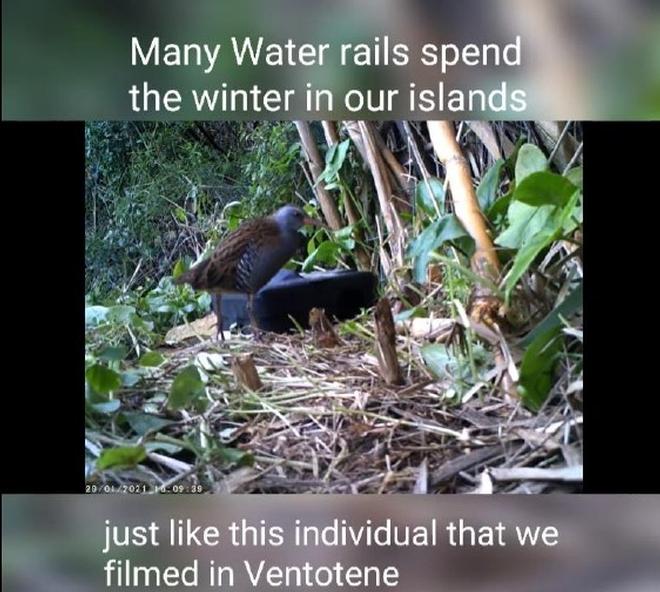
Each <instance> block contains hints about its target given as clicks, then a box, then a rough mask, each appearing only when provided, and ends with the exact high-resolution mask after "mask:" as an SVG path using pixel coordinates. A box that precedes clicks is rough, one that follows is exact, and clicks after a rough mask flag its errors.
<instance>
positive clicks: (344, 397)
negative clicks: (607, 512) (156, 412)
mask: <svg viewBox="0 0 660 592" xmlns="http://www.w3.org/2000/svg"><path fill="white" fill-rule="evenodd" d="M350 326H351V328H352V330H351V331H350V332H346V331H343V334H342V341H343V345H341V346H340V347H336V348H333V349H318V348H317V347H315V346H314V345H313V343H312V337H311V334H310V333H309V332H307V333H305V334H296V335H287V336H285V335H272V334H271V335H266V336H264V337H263V339H262V341H260V342H257V341H254V340H252V338H251V337H249V336H233V337H232V338H231V339H230V340H228V341H226V342H224V343H215V342H213V341H210V340H206V339H205V340H202V341H200V342H199V343H196V344H195V345H192V346H190V345H189V346H183V347H179V348H172V349H169V350H165V352H164V353H166V355H167V357H168V363H167V364H166V365H165V366H164V367H163V368H162V369H161V371H159V372H158V373H157V374H155V375H154V376H153V377H152V378H150V379H148V380H147V381H143V382H142V383H140V387H139V389H136V390H133V391H130V390H129V391H125V392H124V393H123V394H122V399H123V406H124V407H126V406H129V407H131V406H132V407H134V408H137V409H143V406H144V402H145V401H146V400H147V399H148V398H149V396H151V395H152V394H153V393H158V392H161V393H162V392H167V391H168V390H169V386H170V384H171V381H172V379H173V377H174V376H175V375H176V374H177V372H178V371H179V370H180V369H181V368H183V367H185V366H187V365H189V364H190V363H191V362H193V361H194V363H195V364H196V365H197V366H198V367H199V368H200V369H203V370H204V374H205V375H206V376H207V377H208V383H207V389H206V396H207V397H208V400H209V405H208V408H207V409H206V410H205V411H204V412H203V413H199V414H192V413H189V412H182V413H181V414H179V413H177V414H171V413H170V418H171V419H173V420H175V421H174V423H173V424H172V425H170V426H169V427H168V428H166V429H164V430H162V432H164V433H166V434H167V436H166V437H174V438H177V439H181V438H184V437H185V436H187V435H190V434H195V435H196V437H197V441H198V442H199V443H200V444H199V446H201V448H202V449H203V448H205V447H208V449H209V450H210V449H212V448H213V447H217V443H218V442H222V445H223V446H226V447H229V448H234V449H239V450H241V451H245V452H246V453H249V457H248V456H246V457H244V458H243V460H246V458H250V459H251V460H252V464H251V466H239V464H240V463H232V462H230V461H229V462H228V460H227V458H226V456H223V455H220V456H218V455H217V454H216V455H206V457H207V458H208V459H211V460H201V459H202V458H204V456H205V455H203V454H199V453H198V454H197V455H196V456H195V455H192V454H188V455H186V454H183V455H181V454H179V455H176V458H175V457H172V456H167V455H165V454H164V453H163V452H160V451H159V452H157V453H151V454H150V458H149V461H148V462H147V463H145V464H143V465H140V466H138V467H137V468H135V469H132V470H130V471H124V472H121V473H120V474H119V473H117V472H112V471H107V472H105V473H103V476H102V478H103V479H105V480H107V481H106V483H107V482H109V483H112V484H113V485H119V484H136V483H137V484H141V485H142V486H144V487H145V488H146V489H147V490H151V489H153V488H154V487H155V486H161V487H162V486H163V485H165V486H166V487H171V486H172V485H174V484H178V485H180V486H184V487H189V486H192V485H201V486H202V488H203V490H205V491H216V492H236V493H413V492H414V493H427V492H428V493H432V492H448V493H450V492H456V493H459V492H483V493H489V492H521V493H527V492H533V493H537V492H542V491H557V490H563V491H574V490H576V489H578V488H579V485H580V482H581V456H582V455H581V448H582V444H581V425H582V413H581V411H579V410H578V409H576V408H575V403H576V399H575V396H576V394H577V395H580V396H581V382H580V381H579V380H577V378H576V374H577V373H576V371H575V370H574V368H572V367H571V366H570V365H569V364H568V362H566V360H568V359H570V358H569V357H565V358H564V362H562V364H563V367H562V369H561V375H560V376H559V378H558V380H557V382H556V384H555V386H554V388H553V395H552V396H551V397H550V399H549V401H550V402H549V403H547V404H546V405H545V407H544V408H543V409H542V410H541V412H540V413H538V414H531V413H530V412H528V411H527V410H525V409H524V408H523V407H522V405H520V403H519V402H518V401H516V400H510V399H508V397H506V396H505V395H503V393H502V392H501V391H500V388H499V387H498V385H497V383H498V378H499V374H500V373H501V371H498V368H493V369H492V370H491V371H490V372H489V373H488V374H487V378H488V377H489V378H490V379H489V380H486V381H484V382H482V383H480V384H479V385H478V386H475V387H474V388H472V389H471V390H470V391H468V392H467V393H465V394H464V396H463V401H462V402H460V401H459V402H456V401H455V398H454V399H448V398H447V395H448V392H451V391H450V389H451V388H452V386H453V385H452V381H451V380H450V379H449V378H447V379H445V380H437V379H435V378H434V377H433V376H432V375H431V374H430V373H429V372H428V370H427V369H426V368H425V366H424V363H423V361H422V359H421V356H420V352H419V350H420V346H421V345H422V344H423V341H422V340H420V339H419V338H412V337H410V336H407V335H400V336H399V337H398V338H397V339H398V341H397V348H398V351H399V357H400V362H401V364H402V367H403V370H404V376H405V380H406V383H405V385H403V386H401V387H391V386H387V385H386V384H385V383H384V381H383V380H382V379H381V377H380V375H379V371H378V364H377V361H376V358H375V357H374V347H373V325H372V323H371V321H370V319H369V317H367V316H365V317H363V319H361V320H360V321H359V322H358V323H352V324H351V325H350ZM247 352H250V353H252V354H253V358H254V361H255V364H256V367H257V370H258V373H259V376H260V378H261V380H262V382H263V384H264V388H263V389H262V390H261V391H260V392H258V393H254V392H249V391H247V390H244V389H242V388H240V387H239V386H238V385H237V384H236V383H235V380H234V378H233V376H232V372H231V359H232V357H233V356H235V355H238V354H241V353H247ZM163 409H164V406H163V408H162V409H161V411H162V413H165V414H166V412H164V411H163ZM152 436H153V435H152ZM159 436H160V437H161V438H163V436H162V435H161V434H159ZM88 437H89V438H91V439H94V436H93V435H92V436H89V434H88ZM148 438H149V436H147V437H145V439H148ZM104 440H105V442H103V441H104ZM108 440H112V438H111V437H110V438H109V437H108V435H107V434H106V435H105V436H104V437H102V438H101V439H100V440H98V441H99V442H101V443H106V444H108V443H110V442H109V441H108ZM113 443H114V444H115V445H119V444H121V442H120V441H115V442H113ZM519 468H534V469H537V470H536V471H532V472H530V471H522V472H521V471H516V470H513V471H511V470H509V469H519Z"/></svg>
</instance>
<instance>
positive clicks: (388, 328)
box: [374, 298, 403, 384]
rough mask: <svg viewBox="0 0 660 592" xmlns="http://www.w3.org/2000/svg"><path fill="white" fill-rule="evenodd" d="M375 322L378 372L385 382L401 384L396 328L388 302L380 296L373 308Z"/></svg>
mask: <svg viewBox="0 0 660 592" xmlns="http://www.w3.org/2000/svg"><path fill="white" fill-rule="evenodd" d="M374 321H375V324H376V352H377V354H378V355H377V357H378V365H379V366H380V373H381V375H382V376H383V378H384V379H385V382H386V383H387V384H401V383H402V382H403V377H402V375H401V368H400V366H399V359H398V357H397V354H396V330H395V327H394V319H393V318H392V311H391V309H390V303H389V301H388V299H387V298H381V299H380V300H379V301H378V304H376V309H375V310H374Z"/></svg>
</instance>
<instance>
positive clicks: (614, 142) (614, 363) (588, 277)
mask: <svg viewBox="0 0 660 592" xmlns="http://www.w3.org/2000/svg"><path fill="white" fill-rule="evenodd" d="M583 129H584V195H585V198H584V262H585V267H584V270H585V279H584V333H585V338H584V343H585V372H584V384H585V391H584V399H585V401H584V417H585V420H584V421H585V425H584V471H585V472H584V479H585V480H584V491H585V493H655V492H657V491H658V485H657V483H656V481H657V478H656V477H655V473H656V472H657V466H658V459H657V456H656V454H657V451H658V440H657V439H658V436H659V435H660V426H658V415H657V413H656V410H655V407H657V402H656V401H657V398H658V396H659V392H658V391H659V390H660V389H658V386H657V382H658V378H657V370H658V369H660V363H658V361H657V353H656V351H657V348H656V345H655V342H656V341H657V339H658V337H657V332H656V331H655V330H654V329H653V326H652V325H653V324H657V322H656V318H657V314H658V313H657V305H656V304H655V302H656V299H657V297H656V296H655V294H656V293H657V290H656V288H655V287H654V284H655V282H656V275H657V269H658V257H657V255H658V254H657V248H654V246H653V242H652V241H653V238H654V237H655V236H657V235H658V233H659V231H658V230H657V228H656V227H657V217H656V215H655V213H654V212H652V211H651V205H652V203H653V201H654V200H655V199H657V198H658V196H659V192H658V184H657V175H658V157H657V152H658V150H657V141H658V138H660V123H658V122H586V123H585V124H584V127H583Z"/></svg>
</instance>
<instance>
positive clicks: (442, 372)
mask: <svg viewBox="0 0 660 592" xmlns="http://www.w3.org/2000/svg"><path fill="white" fill-rule="evenodd" d="M421 353H422V358H424V363H425V364H426V366H427V368H428V369H429V370H430V371H431V372H432V373H433V374H434V375H435V376H436V377H437V378H448V377H449V378H450V377H452V375H453V372H454V370H455V369H456V359H455V358H454V356H452V355H451V353H450V352H449V350H448V349H447V346H446V345H442V344H438V343H433V344H431V345H425V346H424V347H423V348H422V349H421Z"/></svg>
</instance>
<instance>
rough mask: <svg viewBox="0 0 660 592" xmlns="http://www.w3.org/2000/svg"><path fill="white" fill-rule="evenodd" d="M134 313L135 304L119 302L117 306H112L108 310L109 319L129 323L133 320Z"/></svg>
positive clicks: (124, 323)
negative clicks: (128, 304) (129, 304)
mask: <svg viewBox="0 0 660 592" xmlns="http://www.w3.org/2000/svg"><path fill="white" fill-rule="evenodd" d="M134 314H135V308H134V307H133V306H127V305H126V304H118V305H116V306H111V307H110V309H109V310H108V321H109V322H115V323H121V324H123V325H127V324H129V323H130V322H131V319H132V318H133V315H134Z"/></svg>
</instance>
